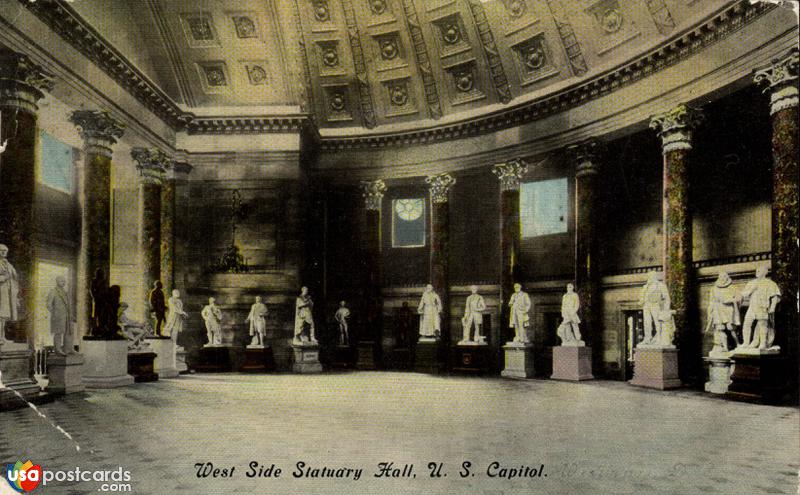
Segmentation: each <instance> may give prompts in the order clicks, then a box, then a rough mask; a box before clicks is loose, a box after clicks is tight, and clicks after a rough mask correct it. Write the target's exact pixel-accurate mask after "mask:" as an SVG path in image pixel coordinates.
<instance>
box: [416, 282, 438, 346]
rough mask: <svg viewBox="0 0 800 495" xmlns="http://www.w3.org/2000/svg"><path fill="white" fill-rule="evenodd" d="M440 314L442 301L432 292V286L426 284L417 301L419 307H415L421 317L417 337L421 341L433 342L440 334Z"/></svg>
mask: <svg viewBox="0 0 800 495" xmlns="http://www.w3.org/2000/svg"><path fill="white" fill-rule="evenodd" d="M441 312H442V300H441V299H439V295H438V294H436V293H435V292H434V291H433V286H432V285H431V284H428V285H426V286H425V292H423V293H422V297H420V299H419V306H417V313H418V314H421V315H422V319H421V320H420V323H419V336H420V337H421V338H422V339H426V340H434V339H436V338H437V337H439V334H440V332H441V326H440V325H441V323H440V319H441Z"/></svg>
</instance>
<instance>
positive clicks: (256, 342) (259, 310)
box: [245, 296, 268, 346]
mask: <svg viewBox="0 0 800 495" xmlns="http://www.w3.org/2000/svg"><path fill="white" fill-rule="evenodd" d="M267 313H268V311H267V306H266V305H265V304H264V303H263V302H261V296H256V302H255V303H254V304H253V305H252V306H250V314H248V315H247V319H245V322H250V336H251V337H253V340H252V341H251V342H250V345H252V346H263V345H264V337H265V336H266V334H267Z"/></svg>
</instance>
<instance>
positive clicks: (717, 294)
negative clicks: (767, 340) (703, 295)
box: [706, 271, 741, 355]
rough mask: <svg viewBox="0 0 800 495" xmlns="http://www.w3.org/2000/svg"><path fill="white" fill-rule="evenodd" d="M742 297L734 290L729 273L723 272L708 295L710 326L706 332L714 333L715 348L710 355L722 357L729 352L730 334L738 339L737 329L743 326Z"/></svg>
mask: <svg viewBox="0 0 800 495" xmlns="http://www.w3.org/2000/svg"><path fill="white" fill-rule="evenodd" d="M739 300H740V296H739V294H737V293H736V289H734V288H733V282H732V281H731V277H730V276H729V275H728V273H727V272H725V271H721V272H719V275H718V276H717V281H716V282H714V287H712V288H711V291H710V292H709V295H708V325H707V326H706V331H709V330H711V331H713V332H714V347H713V349H711V352H710V353H709V355H720V354H726V353H727V352H728V350H729V349H728V334H730V335H732V336H733V338H734V339H736V340H737V343H738V338H737V335H736V329H735V327H738V326H739V325H741V320H740V318H739Z"/></svg>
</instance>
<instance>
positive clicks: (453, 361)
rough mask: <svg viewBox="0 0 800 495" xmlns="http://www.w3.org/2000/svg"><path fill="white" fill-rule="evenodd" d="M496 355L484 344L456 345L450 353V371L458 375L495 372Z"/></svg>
mask: <svg viewBox="0 0 800 495" xmlns="http://www.w3.org/2000/svg"><path fill="white" fill-rule="evenodd" d="M495 356H496V353H495V351H494V349H492V348H491V347H489V346H488V345H486V344H477V343H476V344H472V343H469V344H458V345H456V346H455V347H453V348H452V349H451V351H450V369H451V370H453V371H455V372H458V373H470V374H485V373H489V372H490V371H492V370H496V369H497V367H496V364H497V363H496V361H497V359H496V358H495Z"/></svg>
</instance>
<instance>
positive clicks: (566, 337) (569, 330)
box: [556, 284, 582, 345]
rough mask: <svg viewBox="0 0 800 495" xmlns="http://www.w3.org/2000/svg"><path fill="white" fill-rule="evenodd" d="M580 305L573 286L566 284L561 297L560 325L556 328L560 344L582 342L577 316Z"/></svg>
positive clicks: (579, 320)
mask: <svg viewBox="0 0 800 495" xmlns="http://www.w3.org/2000/svg"><path fill="white" fill-rule="evenodd" d="M580 307H581V301H580V298H578V294H577V293H576V292H575V286H574V285H572V284H567V293H566V294H564V295H563V296H562V297H561V319H562V320H561V325H559V326H558V330H556V333H557V334H558V337H559V338H560V339H561V345H565V344H566V345H570V344H572V345H575V344H577V343H579V342H582V340H581V330H580V328H579V324H580V322H581V318H580V317H579V316H578V310H579V309H580Z"/></svg>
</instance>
